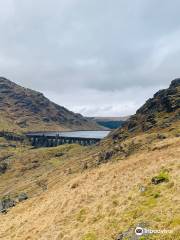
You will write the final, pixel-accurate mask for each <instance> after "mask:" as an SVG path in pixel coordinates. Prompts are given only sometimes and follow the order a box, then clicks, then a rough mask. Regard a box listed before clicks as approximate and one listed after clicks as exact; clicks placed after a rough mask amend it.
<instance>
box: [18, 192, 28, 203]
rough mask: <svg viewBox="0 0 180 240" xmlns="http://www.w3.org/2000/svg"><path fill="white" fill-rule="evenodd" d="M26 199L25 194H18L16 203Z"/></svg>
mask: <svg viewBox="0 0 180 240" xmlns="http://www.w3.org/2000/svg"><path fill="white" fill-rule="evenodd" d="M27 199H28V195H27V194H26V193H20V194H19V196H18V201H19V202H22V201H25V200H27Z"/></svg>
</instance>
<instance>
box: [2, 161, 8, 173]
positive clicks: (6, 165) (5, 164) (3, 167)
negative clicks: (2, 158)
mask: <svg viewBox="0 0 180 240" xmlns="http://www.w3.org/2000/svg"><path fill="white" fill-rule="evenodd" d="M7 168H8V164H7V163H6V162H2V163H0V174H3V173H5V172H6V171H7Z"/></svg>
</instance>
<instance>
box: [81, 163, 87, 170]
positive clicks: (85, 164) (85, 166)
mask: <svg viewBox="0 0 180 240" xmlns="http://www.w3.org/2000/svg"><path fill="white" fill-rule="evenodd" d="M81 169H82V170H86V169H88V163H87V162H83V163H82V166H81Z"/></svg>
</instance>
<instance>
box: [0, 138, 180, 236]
mask: <svg viewBox="0 0 180 240" xmlns="http://www.w3.org/2000/svg"><path fill="white" fill-rule="evenodd" d="M179 146H180V139H179V138H177V137H172V138H168V139H164V140H162V141H159V142H156V143H152V144H151V150H144V151H140V152H138V153H135V154H132V155H131V156H129V157H127V158H126V159H124V160H120V159H118V158H116V159H114V161H113V162H109V163H107V164H103V165H100V166H99V167H98V168H89V169H87V170H86V171H83V172H81V168H80V166H81V164H80V162H79V163H76V158H75V156H74V163H73V161H71V159H70V160H69V161H70V162H69V165H70V166H71V168H72V173H70V172H67V171H65V170H66V169H67V170H68V169H69V168H68V166H67V165H66V166H65V165H64V164H67V163H65V161H64V163H63V159H62V160H60V159H59V161H62V162H61V163H55V162H54V159H53V157H52V156H53V155H55V154H56V153H57V152H59V151H60V150H61V148H62V147H58V149H57V148H56V149H51V150H49V151H50V153H46V154H50V155H51V157H50V156H49V159H51V160H50V161H51V163H53V164H57V165H56V168H55V169H54V170H53V167H51V171H50V169H49V168H47V169H48V171H44V170H43V168H46V167H47V166H48V164H50V163H47V162H46V159H44V166H43V161H42V160H41V161H42V163H41V164H42V165H41V167H39V174H40V175H41V176H40V178H39V179H38V176H35V174H37V173H38V172H37V171H36V172H34V171H32V170H30V169H29V171H30V172H29V173H26V174H25V175H24V176H21V177H20V179H21V181H19V180H17V179H16V180H17V181H16V185H15V183H14V186H13V185H12V189H11V188H9V190H10V191H13V189H14V188H16V189H17V191H18V188H20V189H21V190H22V189H23V190H24V188H25V189H27V190H28V189H29V190H28V191H29V192H28V194H32V198H30V199H29V200H27V201H26V202H24V203H19V204H18V205H17V206H16V207H14V208H12V209H11V210H10V211H9V212H8V213H7V214H6V215H1V216H0V226H1V228H0V237H1V239H6V240H8V239H23V240H25V239H32V240H35V239H37V240H39V239H42V240H45V239H59V240H60V239H62V240H70V239H71V240H110V239H112V240H113V239H115V238H116V236H117V235H118V234H119V233H120V232H124V231H126V230H128V229H130V228H131V227H135V226H137V225H138V224H140V223H143V224H146V225H147V226H148V227H149V228H151V229H170V230H172V231H173V233H172V234H164V235H160V234H158V235H154V236H151V237H149V238H147V239H162V240H164V239H167V240H169V239H172V240H174V239H179V238H178V237H179V235H178V234H179V233H178V230H180V229H179V223H180V216H179V213H180V209H179V205H178V204H179V197H180V196H179V190H178V189H179V187H180V185H179V184H180V179H179V176H180V175H179V169H180V164H179V159H180V147H179ZM64 148H65V146H64ZM74 148H78V146H77V147H76V146H74ZM64 150H65V149H63V151H64ZM76 150H77V149H76ZM37 151H42V150H37ZM71 151H73V150H71ZM79 151H80V149H79ZM71 153H72V154H73V152H71ZM36 154H37V153H36ZM74 154H75V155H76V153H74ZM42 156H43V155H42ZM31 158H32V159H33V158H34V159H36V157H31ZM118 160H119V161H118ZM66 161H67V162H68V158H67V159H66ZM58 164H59V166H58ZM42 166H43V167H42ZM63 168H64V171H62V169H63ZM24 171H25V170H24ZM162 172H163V173H165V174H166V176H167V177H168V182H164V183H161V184H159V185H153V184H152V183H151V179H152V178H153V177H154V176H157V175H159V174H160V173H162ZM17 173H18V172H16V174H17ZM30 173H31V174H30ZM4 177H5V175H4ZM16 177H17V176H16ZM13 179H14V180H15V178H13ZM29 179H31V183H28V181H29ZM2 180H3V179H1V188H4V187H3V184H2ZM40 180H41V182H42V183H45V184H47V190H45V191H43V190H41V187H39V186H41V185H38V184H37V183H38V182H40ZM42 180H44V181H45V180H46V182H43V181H42ZM3 181H5V179H4V180H3ZM8 181H10V179H9V180H8ZM11 181H12V180H11ZM11 184H12V183H11ZM11 184H10V185H9V186H11ZM35 186H36V187H35ZM142 186H143V187H144V188H145V189H146V190H145V191H144V192H141V191H140V189H141V187H142ZM6 188H7V185H6ZM36 188H39V190H38V189H36ZM33 192H36V194H35V195H34V196H33ZM37 193H38V194H37ZM129 239H130V238H129Z"/></svg>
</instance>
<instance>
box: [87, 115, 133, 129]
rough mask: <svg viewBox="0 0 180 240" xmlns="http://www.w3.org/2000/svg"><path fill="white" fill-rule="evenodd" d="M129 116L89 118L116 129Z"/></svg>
mask: <svg viewBox="0 0 180 240" xmlns="http://www.w3.org/2000/svg"><path fill="white" fill-rule="evenodd" d="M128 118H129V116H127V117H92V118H89V119H92V120H94V121H95V122H96V123H97V124H99V125H101V126H103V127H106V128H109V129H116V128H119V127H121V126H122V125H123V123H125V121H127V120H128Z"/></svg>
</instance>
